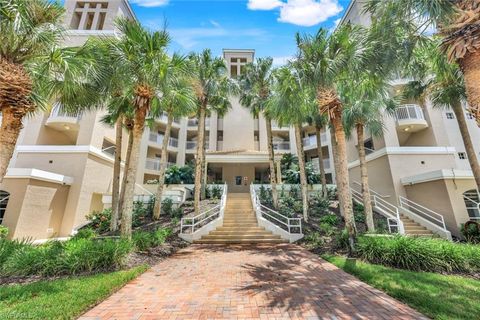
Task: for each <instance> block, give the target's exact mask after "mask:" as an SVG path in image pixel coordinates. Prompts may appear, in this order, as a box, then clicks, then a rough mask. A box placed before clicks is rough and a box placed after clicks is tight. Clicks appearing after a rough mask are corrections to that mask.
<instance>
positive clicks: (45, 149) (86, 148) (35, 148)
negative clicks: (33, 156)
mask: <svg viewBox="0 0 480 320" xmlns="http://www.w3.org/2000/svg"><path fill="white" fill-rule="evenodd" d="M16 150H17V152H18V153H88V154H90V155H92V156H95V157H97V158H100V159H102V160H105V161H108V162H111V163H113V162H114V157H113V156H109V155H107V154H105V153H104V152H102V150H100V149H99V148H97V147H94V146H92V145H83V146H72V145H65V146H58V145H22V146H18V147H17V149H16Z"/></svg>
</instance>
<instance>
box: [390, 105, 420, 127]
mask: <svg viewBox="0 0 480 320" xmlns="http://www.w3.org/2000/svg"><path fill="white" fill-rule="evenodd" d="M395 119H396V124H397V130H399V131H403V132H408V133H411V132H417V131H420V130H423V129H426V128H428V123H427V121H426V120H425V115H424V114H423V109H422V108H421V107H420V106H419V105H417V104H403V105H401V106H399V107H398V108H397V109H396V110H395Z"/></svg>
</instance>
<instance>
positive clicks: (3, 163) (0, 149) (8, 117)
mask: <svg viewBox="0 0 480 320" xmlns="http://www.w3.org/2000/svg"><path fill="white" fill-rule="evenodd" d="M24 115H25V112H24V111H23V109H20V112H19V111H18V110H17V109H14V108H9V107H7V108H3V109H2V126H1V128H0V183H2V181H3V178H4V177H5V174H6V173H7V168H8V164H9V163H10V159H11V158H12V156H13V152H14V151H15V145H16V144H17V139H18V136H19V135H20V131H21V130H22V128H23V125H22V119H23V117H24Z"/></svg>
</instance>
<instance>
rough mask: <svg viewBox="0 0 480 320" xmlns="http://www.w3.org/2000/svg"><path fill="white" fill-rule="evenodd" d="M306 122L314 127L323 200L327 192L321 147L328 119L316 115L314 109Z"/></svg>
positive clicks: (316, 111)
mask: <svg viewBox="0 0 480 320" xmlns="http://www.w3.org/2000/svg"><path fill="white" fill-rule="evenodd" d="M307 122H308V123H309V124H310V125H312V126H314V127H315V138H316V140H317V157H318V167H319V169H320V181H321V183H322V196H323V197H324V198H327V197H328V190H327V178H326V175H325V165H324V163H323V150H322V148H323V146H322V130H323V129H324V128H326V126H327V124H328V119H327V117H325V115H321V114H319V113H318V110H317V109H316V108H315V109H313V110H312V114H311V115H309V116H308V117H307Z"/></svg>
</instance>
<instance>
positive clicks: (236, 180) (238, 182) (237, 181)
mask: <svg viewBox="0 0 480 320" xmlns="http://www.w3.org/2000/svg"><path fill="white" fill-rule="evenodd" d="M235 185H236V186H241V185H242V176H236V177H235Z"/></svg>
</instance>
